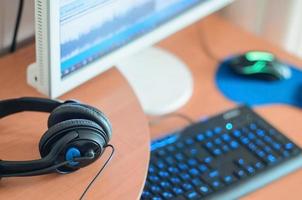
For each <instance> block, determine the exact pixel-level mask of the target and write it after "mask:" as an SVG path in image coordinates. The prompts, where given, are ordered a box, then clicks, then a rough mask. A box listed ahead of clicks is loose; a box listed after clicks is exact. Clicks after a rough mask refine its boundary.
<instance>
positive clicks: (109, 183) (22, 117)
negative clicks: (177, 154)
mask: <svg viewBox="0 0 302 200" xmlns="http://www.w3.org/2000/svg"><path fill="white" fill-rule="evenodd" d="M34 58H35V57H34V48H33V47H32V46H31V47H27V48H25V49H22V50H20V51H18V52H17V53H15V54H13V55H10V56H7V57H4V58H1V59H0V85H1V90H0V99H6V98H15V97H21V96H40V94H38V92H36V91H35V90H34V89H33V88H31V87H30V86H28V85H27V84H25V82H26V81H25V78H26V76H25V70H26V67H27V65H28V64H30V63H32V62H33V61H34ZM69 98H72V99H78V100H80V101H82V102H85V103H88V104H91V105H94V106H96V107H98V108H100V109H101V110H103V111H104V112H105V113H106V114H107V115H108V116H109V118H110V119H111V122H112V124H113V139H112V142H111V143H112V144H113V145H114V146H115V148H116V153H115V155H114V158H113V160H112V161H111V163H110V164H109V165H108V166H107V168H106V169H105V170H104V171H103V173H102V175H101V176H100V177H99V179H98V180H97V181H96V182H95V183H94V185H93V186H92V188H91V190H90V191H89V193H88V194H87V199H110V200H114V199H116V200H121V199H123V200H124V199H127V200H133V199H138V198H139V196H140V193H141V191H142V189H143V185H144V180H145V177H146V172H147V167H148V161H149V152H150V150H149V142H150V138H149V129H148V126H147V125H148V123H147V120H146V117H145V115H144V113H143V111H142V109H141V108H140V106H139V103H138V101H137V99H136V97H135V95H134V94H133V92H132V90H131V88H130V87H129V85H128V84H127V82H126V81H125V79H124V78H123V77H122V76H121V74H120V73H119V72H118V71H117V70H116V69H111V70H109V71H108V72H106V73H105V74H103V75H101V76H99V77H97V78H95V79H93V80H91V81H89V82H88V83H86V84H84V85H82V86H80V87H79V88H77V89H75V90H73V91H71V92H69V93H68V94H66V95H64V96H63V97H62V99H69ZM47 117H48V115H47V114H41V113H22V114H18V115H14V116H12V117H8V118H4V119H1V120H0V130H1V131H0V132H1V133H0V134H1V142H0V156H1V159H3V160H8V159H10V160H26V159H28V160H29V159H37V158H39V157H40V156H39V150H38V143H39V140H40V138H41V136H42V134H43V133H44V132H45V131H46V129H47V127H46V124H47V123H46V122H47ZM108 152H109V151H108ZM108 152H107V153H105V154H106V155H104V156H103V157H102V158H101V159H100V160H99V161H98V162H96V163H94V164H93V165H92V166H89V167H86V168H84V169H81V170H79V171H78V172H76V173H73V174H69V175H56V174H55V175H46V176H40V177H31V178H11V179H2V180H1V181H0V199H10V200H12V199H18V200H20V199H23V200H26V199H29V200H33V199H39V200H40V199H56V200H59V199H64V200H66V199H72V200H74V199H79V197H80V195H81V194H82V193H83V191H84V189H85V188H86V186H87V185H88V183H89V182H90V181H91V180H92V178H93V177H94V176H95V174H96V173H97V171H98V170H99V169H100V167H101V166H102V165H103V163H104V161H105V160H106V159H107V158H108Z"/></svg>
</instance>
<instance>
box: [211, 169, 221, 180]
mask: <svg viewBox="0 0 302 200" xmlns="http://www.w3.org/2000/svg"><path fill="white" fill-rule="evenodd" d="M218 176H219V172H218V171H217V170H214V171H211V172H209V177H210V178H216V177H218Z"/></svg>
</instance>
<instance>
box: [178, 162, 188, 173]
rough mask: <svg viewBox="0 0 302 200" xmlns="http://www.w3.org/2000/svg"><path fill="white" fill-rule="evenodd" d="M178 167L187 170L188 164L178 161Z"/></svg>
mask: <svg viewBox="0 0 302 200" xmlns="http://www.w3.org/2000/svg"><path fill="white" fill-rule="evenodd" d="M178 168H179V169H180V170H183V171H184V170H187V169H188V168H189V166H188V165H187V164H184V163H179V164H178Z"/></svg>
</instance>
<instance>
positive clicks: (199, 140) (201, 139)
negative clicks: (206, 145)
mask: <svg viewBox="0 0 302 200" xmlns="http://www.w3.org/2000/svg"><path fill="white" fill-rule="evenodd" d="M196 139H197V141H198V142H203V141H204V140H205V136H204V135H203V134H202V133H200V134H198V135H197V136H196Z"/></svg>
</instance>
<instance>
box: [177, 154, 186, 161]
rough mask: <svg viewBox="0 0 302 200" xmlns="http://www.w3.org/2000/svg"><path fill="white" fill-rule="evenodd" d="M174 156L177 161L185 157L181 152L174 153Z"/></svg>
mask: <svg viewBox="0 0 302 200" xmlns="http://www.w3.org/2000/svg"><path fill="white" fill-rule="evenodd" d="M175 158H176V160H178V161H183V160H184V159H185V157H184V155H183V154H182V153H177V154H175Z"/></svg>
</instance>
